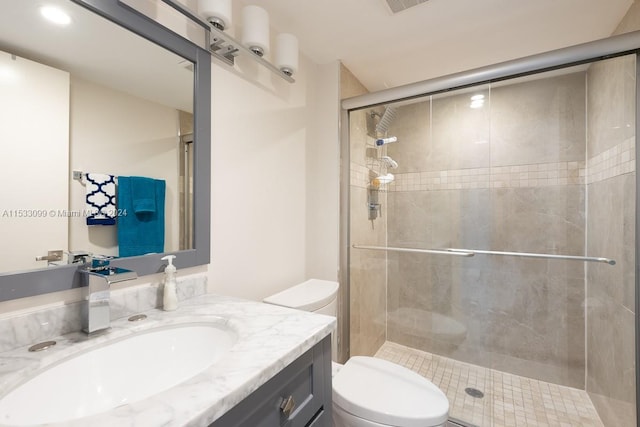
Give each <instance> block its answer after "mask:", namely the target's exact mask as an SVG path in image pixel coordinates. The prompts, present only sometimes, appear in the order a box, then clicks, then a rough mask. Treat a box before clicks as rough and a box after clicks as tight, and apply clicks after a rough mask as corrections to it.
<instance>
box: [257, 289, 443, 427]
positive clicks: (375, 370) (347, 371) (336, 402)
mask: <svg viewBox="0 0 640 427" xmlns="http://www.w3.org/2000/svg"><path fill="white" fill-rule="evenodd" d="M337 295H338V283H336V282H332V281H328V280H318V279H311V280H307V281H306V282H304V283H301V284H299V285H296V286H293V287H291V288H289V289H285V290H284V291H282V292H279V293H277V294H275V295H272V296H270V297H268V298H265V299H264V302H266V303H269V304H274V305H280V306H284V307H290V308H295V309H299V310H305V311H313V312H315V313H321V314H327V315H331V316H334V317H336V316H337ZM336 335H337V333H334V334H333V335H332V337H331V345H332V355H333V360H334V361H335V360H336V342H337V339H336ZM332 376H333V425H334V427H391V426H395V427H443V426H445V424H446V422H447V417H448V414H449V401H448V400H447V396H446V395H445V394H444V393H443V392H442V391H441V390H440V389H439V388H438V387H436V386H435V385H434V384H433V383H432V382H431V381H429V380H427V379H426V378H424V377H422V376H421V375H418V374H417V373H415V372H413V371H411V370H409V369H407V368H404V367H402V366H400V365H397V364H395V363H391V362H388V361H386V360H382V359H377V358H374V357H367V356H354V357H352V358H350V359H349V360H348V361H347V363H345V364H344V365H340V364H337V363H334V364H333V367H332Z"/></svg>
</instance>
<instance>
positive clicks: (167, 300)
mask: <svg viewBox="0 0 640 427" xmlns="http://www.w3.org/2000/svg"><path fill="white" fill-rule="evenodd" d="M175 257H176V256H175V255H167V256H165V257H163V258H162V260H163V261H164V260H166V261H167V262H168V264H167V266H166V267H165V269H164V298H163V299H162V309H163V310H164V311H173V310H175V309H176V308H178V293H177V289H176V267H175V266H174V265H173V259H174V258H175Z"/></svg>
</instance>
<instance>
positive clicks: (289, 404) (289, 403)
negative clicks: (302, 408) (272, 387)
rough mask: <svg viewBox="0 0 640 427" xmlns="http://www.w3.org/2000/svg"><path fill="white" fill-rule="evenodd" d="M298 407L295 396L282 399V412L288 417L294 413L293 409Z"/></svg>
mask: <svg viewBox="0 0 640 427" xmlns="http://www.w3.org/2000/svg"><path fill="white" fill-rule="evenodd" d="M295 407H296V401H295V400H293V396H289V397H284V398H282V402H280V411H282V413H283V414H284V415H286V416H287V417H288V416H290V415H291V413H292V412H293V408H295Z"/></svg>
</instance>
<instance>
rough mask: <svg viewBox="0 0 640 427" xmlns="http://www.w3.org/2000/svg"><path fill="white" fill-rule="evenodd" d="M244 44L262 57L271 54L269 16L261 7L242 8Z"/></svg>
mask: <svg viewBox="0 0 640 427" xmlns="http://www.w3.org/2000/svg"><path fill="white" fill-rule="evenodd" d="M242 43H243V44H244V45H245V46H246V47H248V48H249V50H251V52H253V53H255V54H256V55H258V56H260V57H262V56H264V55H266V54H267V53H268V52H269V14H268V13H267V11H266V10H264V9H263V8H261V7H260V6H254V5H251V6H245V7H244V8H242Z"/></svg>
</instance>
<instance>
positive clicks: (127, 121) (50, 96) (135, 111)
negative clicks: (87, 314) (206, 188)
mask: <svg viewBox="0 0 640 427" xmlns="http://www.w3.org/2000/svg"><path fill="white" fill-rule="evenodd" d="M52 3H54V4H57V5H58V6H59V7H61V8H62V9H63V10H65V11H66V12H67V13H69V15H70V16H71V24H69V25H67V26H65V27H59V26H56V25H54V24H51V23H49V22H46V21H44V20H43V19H42V17H41V14H40V11H39V6H40V5H39V4H38V3H37V2H15V1H7V0H0V116H1V118H0V120H1V121H2V126H0V128H1V129H0V143H1V144H2V149H3V153H4V154H3V156H2V160H0V162H1V163H0V178H1V180H0V192H1V194H2V195H3V197H2V199H1V200H0V234H1V235H2V236H3V237H4V238H3V243H2V244H0V273H6V272H15V271H24V270H30V269H34V268H45V267H47V265H55V264H57V263H67V262H68V261H69V260H68V254H69V253H72V252H86V253H92V254H97V255H106V256H118V255H121V253H120V252H121V251H120V250H119V242H118V225H117V224H116V225H87V220H86V216H87V207H88V206H87V203H86V197H87V180H86V174H87V173H98V174H106V175H112V176H114V177H116V181H117V177H118V176H125V177H129V176H136V177H147V178H153V179H154V180H156V181H157V182H160V181H164V185H165V186H166V187H165V192H164V201H163V203H162V204H161V206H159V207H158V209H157V213H162V214H163V215H164V219H162V220H160V222H161V230H160V231H161V234H162V238H163V240H164V245H163V246H162V247H160V249H154V250H152V251H153V252H158V251H159V252H162V251H177V250H182V249H189V248H192V247H193V243H192V240H191V236H192V229H191V228H190V227H191V225H190V224H191V222H192V207H191V204H192V198H191V197H190V196H189V195H190V192H191V188H192V181H193V179H192V175H190V174H191V173H192V170H193V169H192V167H191V166H190V163H189V157H190V156H189V152H188V148H189V144H190V142H185V141H188V137H187V135H188V134H192V131H193V118H192V112H193V72H192V70H191V69H190V68H191V67H189V65H190V63H189V62H186V61H185V60H184V59H183V58H181V57H179V56H177V55H175V54H173V53H171V52H169V51H166V50H164V49H162V48H160V47H158V46H157V45H155V44H153V43H151V42H149V41H147V40H145V39H143V38H141V37H139V36H137V35H135V34H132V33H130V32H129V31H127V30H124V29H122V28H120V27H118V26H116V25H114V24H112V23H110V22H108V21H106V20H104V19H102V18H100V17H99V16H97V15H94V14H93V13H91V12H89V11H87V10H85V9H84V8H82V7H80V6H78V5H75V4H73V3H72V2H70V1H68V0H57V1H54V2H52ZM141 58H143V59H144V60H143V61H141ZM192 140H193V138H192V137H191V140H190V141H192ZM74 171H81V172H82V173H83V175H82V177H81V179H72V176H73V172H74ZM118 188H119V187H116V192H117V189H118ZM119 196H120V195H118V197H119ZM118 197H116V198H118ZM157 200H161V199H160V198H158V199H157ZM118 208H120V206H118V207H117V208H116V210H115V212H116V213H117V214H120V215H122V213H123V212H122V211H121V210H120V209H118ZM154 209H155V208H154ZM127 214H131V212H127ZM186 215H188V216H189V218H185V216H186ZM136 217H137V216H136ZM159 218H160V217H159ZM122 229H123V227H121V228H120V230H121V231H122ZM134 231H135V230H134ZM143 235H144V234H143ZM121 240H122V237H121ZM154 248H158V246H157V245H156V246H154ZM120 249H121V248H120ZM51 250H62V251H63V253H64V256H63V259H62V260H61V261H53V262H52V261H50V260H49V261H47V260H46V259H44V260H42V261H36V257H38V256H43V255H44V256H46V255H47V254H48V252H49V251H51ZM123 253H124V252H123ZM144 253H146V252H144ZM133 254H138V253H133ZM139 254H140V255H141V254H143V253H139ZM45 258H46V257H45Z"/></svg>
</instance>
